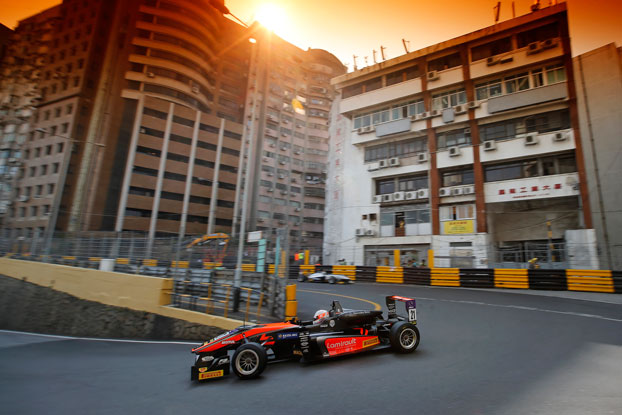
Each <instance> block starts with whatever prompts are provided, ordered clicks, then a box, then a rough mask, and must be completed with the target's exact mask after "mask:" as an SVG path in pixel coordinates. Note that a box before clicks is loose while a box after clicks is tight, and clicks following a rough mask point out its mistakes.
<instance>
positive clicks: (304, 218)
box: [246, 33, 345, 256]
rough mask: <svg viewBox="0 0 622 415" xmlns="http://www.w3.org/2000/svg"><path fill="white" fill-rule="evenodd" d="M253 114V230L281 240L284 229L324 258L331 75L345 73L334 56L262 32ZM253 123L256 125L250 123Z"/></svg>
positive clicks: (295, 247)
mask: <svg viewBox="0 0 622 415" xmlns="http://www.w3.org/2000/svg"><path fill="white" fill-rule="evenodd" d="M253 68H254V69H253V71H252V72H253V73H252V74H251V91H250V92H249V95H248V103H247V107H246V108H247V110H246V114H247V119H248V120H252V118H253V117H252V113H253V105H252V103H253V102H256V104H257V106H256V107H255V109H254V114H255V117H254V123H253V125H252V126H251V127H250V128H252V130H253V136H254V140H253V143H254V151H253V153H252V154H253V155H254V160H253V163H252V165H250V166H249V168H251V169H252V171H253V174H252V176H251V177H252V178H253V186H252V188H253V192H252V197H251V198H250V202H249V203H250V207H251V208H250V209H249V211H250V212H251V213H250V215H249V218H250V221H249V226H250V229H253V230H260V231H262V233H263V236H264V237H265V238H266V239H268V241H270V243H271V245H272V246H275V243H276V236H277V232H278V231H279V230H282V232H285V235H282V236H281V239H282V240H283V241H287V242H288V244H289V247H290V250H291V251H292V252H295V251H301V250H307V249H308V250H311V251H313V252H314V254H315V255H318V256H319V253H320V251H321V249H322V241H323V237H324V234H323V231H324V209H325V202H324V201H325V197H326V195H325V186H326V181H327V161H328V153H329V145H330V140H331V138H330V135H329V122H330V110H331V105H332V101H333V97H334V94H335V92H334V88H333V87H332V86H331V85H330V79H332V78H333V77H335V76H337V75H341V74H343V73H344V72H345V67H344V66H343V64H342V63H341V62H340V61H339V60H338V59H337V58H335V56H333V55H332V54H330V53H328V52H326V51H323V50H319V49H309V50H306V51H304V50H302V49H300V48H297V47H295V46H293V45H291V44H289V43H287V42H285V41H284V40H282V39H280V38H278V37H277V36H275V35H273V34H270V33H264V34H263V36H260V37H258V43H257V53H256V60H255V63H254V66H253ZM250 128H249V129H250Z"/></svg>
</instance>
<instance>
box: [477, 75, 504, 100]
mask: <svg viewBox="0 0 622 415" xmlns="http://www.w3.org/2000/svg"><path fill="white" fill-rule="evenodd" d="M499 95H503V89H502V84H501V79H494V80H492V81H488V82H484V83H481V84H477V85H475V97H476V98H477V99H478V100H482V99H488V98H491V97H498V96H499Z"/></svg>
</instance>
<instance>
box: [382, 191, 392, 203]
mask: <svg viewBox="0 0 622 415" xmlns="http://www.w3.org/2000/svg"><path fill="white" fill-rule="evenodd" d="M382 201H383V202H393V193H389V194H386V195H382Z"/></svg>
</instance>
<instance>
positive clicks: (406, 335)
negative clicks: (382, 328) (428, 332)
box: [389, 321, 419, 353]
mask: <svg viewBox="0 0 622 415" xmlns="http://www.w3.org/2000/svg"><path fill="white" fill-rule="evenodd" d="M389 340H390V341H391V346H392V347H393V350H395V351H396V352H398V353H411V352H413V351H415V349H416V348H417V346H419V329H418V328H417V326H415V325H414V324H411V323H409V322H407V321H399V322H397V323H395V324H394V325H393V326H392V327H391V331H390V333H389Z"/></svg>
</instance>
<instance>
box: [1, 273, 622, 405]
mask: <svg viewBox="0 0 622 415" xmlns="http://www.w3.org/2000/svg"><path fill="white" fill-rule="evenodd" d="M391 294H400V295H404V296H412V297H415V298H417V318H418V326H419V329H420V331H421V343H420V346H419V348H418V349H417V351H416V352H415V353H413V354H410V355H396V354H394V353H392V352H387V351H383V352H371V353H369V354H365V355H358V356H351V357H345V358H340V359H337V360H333V361H326V362H320V363H315V364H302V363H298V362H289V363H279V364H274V365H270V366H269V367H268V368H267V369H266V371H265V372H264V374H263V375H262V376H261V378H259V379H257V380H253V381H241V380H238V379H237V378H236V377H235V375H230V376H229V377H228V378H224V379H220V380H215V381H212V382H209V383H202V384H193V383H191V382H190V381H189V373H190V369H189V367H190V365H191V364H192V361H193V360H192V359H193V356H192V355H191V353H190V349H191V347H192V344H174V343H148V342H147V343H128V342H113V341H100V340H84V339H69V338H67V339H64V338H56V337H43V336H33V335H27V334H20V333H12V332H0V408H1V409H0V412H1V413H3V414H35V413H36V414H39V413H45V414H72V413H77V414H125V413H128V414H129V413H131V414H176V415H177V414H191V413H208V412H209V413H210V414H230V413H231V414H237V413H256V414H268V413H270V414H287V413H296V414H382V413H404V412H406V411H407V413H413V414H443V415H445V414H461V415H463V414H502V415H504V414H516V415H519V414H520V415H525V414H564V415H574V414H577V415H578V414H582V415H583V414H587V413H589V414H621V413H622V393H621V391H622V375H621V374H622V305H620V302H621V301H619V297H617V296H607V295H598V296H592V297H590V301H586V300H579V299H577V298H584V297H585V296H583V297H581V296H579V295H574V296H573V294H568V296H569V297H571V298H558V297H555V296H546V295H529V294H516V293H513V292H507V291H504V292H496V291H485V290H465V289H450V288H431V287H416V286H414V287H413V286H392V285H378V284H353V285H348V286H342V285H339V286H333V285H320V284H311V283H302V284H298V300H299V310H300V313H299V315H300V316H301V317H303V318H309V317H310V316H311V315H312V314H313V312H314V311H315V310H317V309H318V308H329V306H330V302H331V301H332V300H333V299H338V300H340V301H341V304H342V305H343V306H344V307H346V308H356V309H361V308H363V309H368V308H374V307H375V305H374V304H373V303H377V304H379V305H381V306H382V307H383V309H384V304H383V301H384V296H385V295H391ZM350 297H355V298H350ZM357 298H358V299H357ZM593 300H594V301H593Z"/></svg>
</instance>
